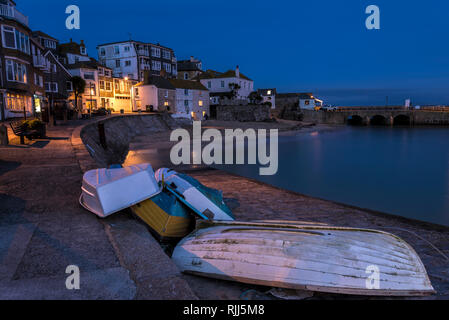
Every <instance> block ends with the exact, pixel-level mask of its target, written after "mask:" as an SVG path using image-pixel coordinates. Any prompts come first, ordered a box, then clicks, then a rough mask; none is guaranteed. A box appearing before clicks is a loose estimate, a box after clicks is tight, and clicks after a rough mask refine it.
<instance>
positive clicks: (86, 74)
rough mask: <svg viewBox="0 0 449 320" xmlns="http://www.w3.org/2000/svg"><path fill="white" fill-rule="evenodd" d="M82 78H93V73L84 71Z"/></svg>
mask: <svg viewBox="0 0 449 320" xmlns="http://www.w3.org/2000/svg"><path fill="white" fill-rule="evenodd" d="M84 79H86V80H95V74H94V73H93V72H84Z"/></svg>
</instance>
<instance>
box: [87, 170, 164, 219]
mask: <svg viewBox="0 0 449 320" xmlns="http://www.w3.org/2000/svg"><path fill="white" fill-rule="evenodd" d="M81 190H82V194H81V197H80V204H81V205H82V206H83V207H84V208H85V209H86V210H89V211H91V212H92V213H94V214H96V215H97V216H99V217H100V218H106V217H108V216H110V215H112V214H114V213H116V212H119V211H121V210H123V209H126V208H128V207H130V206H132V205H134V204H136V203H139V202H142V201H144V200H146V199H149V198H150V197H153V196H155V195H156V194H158V193H159V192H160V188H159V186H158V184H157V181H156V179H155V178H154V172H153V168H152V167H151V165H150V164H139V165H135V166H130V167H126V168H111V169H97V170H91V171H88V172H86V173H85V174H84V177H83V185H82V187H81Z"/></svg>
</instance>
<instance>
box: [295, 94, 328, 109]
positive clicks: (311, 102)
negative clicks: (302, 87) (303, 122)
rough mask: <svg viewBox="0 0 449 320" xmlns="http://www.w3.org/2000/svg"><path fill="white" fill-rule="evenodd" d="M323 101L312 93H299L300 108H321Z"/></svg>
mask: <svg viewBox="0 0 449 320" xmlns="http://www.w3.org/2000/svg"><path fill="white" fill-rule="evenodd" d="M322 106H323V101H322V100H320V99H317V98H316V97H314V96H313V94H312V93H300V94H299V109H305V110H315V109H316V108H321V107H322Z"/></svg>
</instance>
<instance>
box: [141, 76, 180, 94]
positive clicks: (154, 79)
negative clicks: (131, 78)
mask: <svg viewBox="0 0 449 320" xmlns="http://www.w3.org/2000/svg"><path fill="white" fill-rule="evenodd" d="M145 85H153V86H156V87H157V88H159V89H168V90H176V88H175V87H174V86H173V85H172V84H171V82H170V81H169V80H168V79H165V78H164V77H161V76H154V75H150V74H149V73H145V80H144V81H143V83H142V82H141V83H138V84H137V86H139V87H140V86H145Z"/></svg>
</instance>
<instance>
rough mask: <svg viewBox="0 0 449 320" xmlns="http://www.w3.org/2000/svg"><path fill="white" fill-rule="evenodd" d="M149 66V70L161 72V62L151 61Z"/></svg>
mask: <svg viewBox="0 0 449 320" xmlns="http://www.w3.org/2000/svg"><path fill="white" fill-rule="evenodd" d="M151 65H152V66H151V68H152V69H153V70H157V71H160V70H161V62H160V61H152V63H151Z"/></svg>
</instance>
